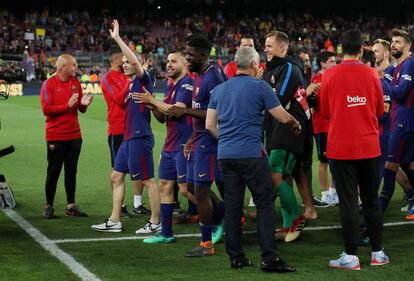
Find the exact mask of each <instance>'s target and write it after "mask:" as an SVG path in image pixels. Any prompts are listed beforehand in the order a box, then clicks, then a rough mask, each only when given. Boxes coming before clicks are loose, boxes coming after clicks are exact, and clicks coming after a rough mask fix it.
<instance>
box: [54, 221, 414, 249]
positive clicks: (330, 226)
mask: <svg viewBox="0 0 414 281" xmlns="http://www.w3.org/2000/svg"><path fill="white" fill-rule="evenodd" d="M408 224H414V221H400V222H388V223H384V226H400V225H408ZM339 228H341V226H340V225H327V226H311V227H305V228H304V229H303V231H320V230H331V229H339ZM255 233H256V231H253V230H251V231H243V234H255ZM200 236H201V235H200V234H199V233H187V234H176V235H174V237H176V238H187V237H200ZM147 237H150V236H124V237H105V238H83V239H81V238H79V239H58V240H52V241H53V242H54V243H56V244H60V243H81V242H105V241H125V240H143V239H145V238H147Z"/></svg>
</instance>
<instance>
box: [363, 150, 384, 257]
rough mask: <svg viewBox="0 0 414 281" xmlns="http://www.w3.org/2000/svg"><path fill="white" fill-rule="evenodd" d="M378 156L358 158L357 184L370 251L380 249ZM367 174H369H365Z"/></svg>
mask: <svg viewBox="0 0 414 281" xmlns="http://www.w3.org/2000/svg"><path fill="white" fill-rule="evenodd" d="M378 161H379V159H378V158H372V159H364V160H360V161H359V163H358V167H357V168H358V171H357V173H358V186H359V193H360V197H361V201H362V209H363V215H364V220H365V222H366V225H367V230H368V235H369V238H370V242H371V246H372V251H373V252H377V251H381V250H382V244H381V241H382V211H381V207H380V206H379V201H378V191H377V190H378V186H379V182H378V179H379V176H378V173H379V170H378ZM367 175H369V176H367Z"/></svg>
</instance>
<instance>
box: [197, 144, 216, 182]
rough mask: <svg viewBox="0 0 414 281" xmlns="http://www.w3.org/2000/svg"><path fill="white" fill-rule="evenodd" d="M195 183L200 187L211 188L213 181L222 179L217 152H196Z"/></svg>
mask: <svg viewBox="0 0 414 281" xmlns="http://www.w3.org/2000/svg"><path fill="white" fill-rule="evenodd" d="M193 177H194V184H195V185H196V186H198V187H207V188H209V187H210V186H211V184H212V183H213V181H214V180H215V181H216V182H219V181H220V171H219V167H218V162H217V154H213V153H202V152H195V153H194V174H193Z"/></svg>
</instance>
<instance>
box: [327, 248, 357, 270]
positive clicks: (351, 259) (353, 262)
mask: <svg viewBox="0 0 414 281" xmlns="http://www.w3.org/2000/svg"><path fill="white" fill-rule="evenodd" d="M329 267H334V268H341V269H347V270H361V266H360V265H359V259H358V257H357V256H351V255H347V254H346V253H345V252H343V253H342V254H340V258H339V259H337V260H330V261H329Z"/></svg>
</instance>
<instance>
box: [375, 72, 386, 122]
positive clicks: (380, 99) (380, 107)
mask: <svg viewBox="0 0 414 281" xmlns="http://www.w3.org/2000/svg"><path fill="white" fill-rule="evenodd" d="M373 76H374V77H373V79H374V89H375V94H376V97H377V107H376V112H375V114H376V115H377V117H378V118H380V117H382V115H383V114H384V93H383V91H382V86H381V81H380V79H379V77H378V75H377V73H375V70H373Z"/></svg>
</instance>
